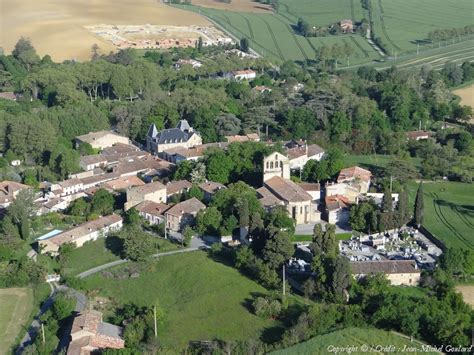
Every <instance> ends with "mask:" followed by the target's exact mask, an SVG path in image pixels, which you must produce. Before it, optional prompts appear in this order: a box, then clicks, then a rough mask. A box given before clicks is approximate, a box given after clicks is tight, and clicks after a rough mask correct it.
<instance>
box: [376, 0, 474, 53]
mask: <svg viewBox="0 0 474 355" xmlns="http://www.w3.org/2000/svg"><path fill="white" fill-rule="evenodd" d="M371 4H372V21H373V22H374V32H375V35H376V36H377V37H380V38H381V39H382V41H383V42H384V43H385V44H386V49H387V50H388V51H389V52H391V53H393V54H395V53H397V54H401V53H404V52H413V51H416V49H417V45H418V44H420V47H421V48H420V49H421V50H423V49H425V48H431V47H432V44H431V43H430V41H429V40H428V33H429V32H430V31H433V30H436V29H453V28H460V27H463V26H466V25H472V22H473V21H472V14H473V11H474V7H473V6H474V5H473V4H474V3H473V2H472V1H471V0H395V1H394V0H371ZM459 40H462V38H458V39H455V40H454V41H455V42H457V41H459ZM448 42H452V41H451V40H449V41H448ZM444 44H446V43H444Z"/></svg>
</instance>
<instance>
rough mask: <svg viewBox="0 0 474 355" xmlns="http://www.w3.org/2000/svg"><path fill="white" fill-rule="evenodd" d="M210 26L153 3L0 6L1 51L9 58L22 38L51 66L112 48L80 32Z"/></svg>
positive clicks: (48, 0) (2, 1)
mask: <svg viewBox="0 0 474 355" xmlns="http://www.w3.org/2000/svg"><path fill="white" fill-rule="evenodd" d="M98 24H110V25H114V24H118V25H142V24H143V25H144V24H152V25H176V26H180V25H182V26H184V25H208V26H209V25H210V23H209V22H208V21H207V20H206V19H205V18H203V17H201V16H199V15H198V14H196V13H193V12H190V11H189V12H188V11H184V10H180V9H176V8H173V7H170V6H167V5H165V4H161V3H160V2H159V1H158V0H154V1H153V0H134V1H130V0H115V1H112V0H89V1H79V0H63V1H61V0H0V47H3V49H4V50H5V52H6V53H9V52H11V50H12V49H13V47H14V45H15V43H16V42H17V41H18V39H19V38H20V37H21V36H24V37H28V38H30V39H31V41H32V43H33V45H34V46H35V48H36V50H37V51H38V54H39V55H41V56H43V55H45V54H49V55H51V57H52V58H53V60H55V61H62V60H65V59H76V60H85V59H89V58H90V55H91V46H92V45H93V44H94V43H97V44H98V45H99V47H100V49H101V51H102V52H103V53H108V52H110V51H112V50H114V49H115V48H114V47H113V46H112V44H110V43H109V42H107V41H105V40H104V39H101V38H100V37H98V36H95V35H93V34H92V33H90V32H89V31H88V30H87V29H85V28H84V26H91V25H98Z"/></svg>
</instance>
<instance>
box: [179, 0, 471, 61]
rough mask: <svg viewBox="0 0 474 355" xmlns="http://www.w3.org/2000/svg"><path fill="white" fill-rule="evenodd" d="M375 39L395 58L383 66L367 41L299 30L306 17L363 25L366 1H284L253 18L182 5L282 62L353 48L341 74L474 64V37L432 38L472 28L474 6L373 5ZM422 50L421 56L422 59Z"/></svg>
mask: <svg viewBox="0 0 474 355" xmlns="http://www.w3.org/2000/svg"><path fill="white" fill-rule="evenodd" d="M371 4H372V11H371V18H372V21H373V23H374V28H373V30H374V34H375V36H377V37H380V38H381V39H382V42H384V43H385V47H386V48H385V49H386V50H387V51H388V53H389V55H391V56H392V57H390V58H387V57H385V58H384V60H383V61H381V59H382V58H381V57H380V55H379V54H378V53H377V52H376V51H375V50H374V49H373V48H372V47H371V46H370V45H369V43H368V42H367V40H366V39H365V38H364V37H362V36H361V35H358V34H354V35H339V36H327V37H308V38H305V37H303V36H300V35H299V34H297V33H296V32H295V30H294V26H295V25H296V23H297V22H298V19H299V18H300V17H301V18H303V19H305V20H306V21H307V22H308V23H310V24H315V25H317V26H326V25H329V24H332V23H335V22H338V21H340V20H341V19H346V18H347V19H352V20H353V21H354V22H358V21H360V20H361V19H363V18H366V19H368V18H369V17H370V16H369V12H368V11H367V10H365V9H364V8H362V5H361V1H360V0H316V1H314V0H279V1H278V8H277V9H278V10H277V11H276V12H274V13H267V14H262V13H249V12H233V11H227V10H218V9H212V8H203V7H198V6H192V5H179V6H180V7H183V8H185V9H187V10H190V11H194V12H199V13H200V14H202V15H204V16H206V17H208V18H209V19H210V20H212V21H213V22H215V23H216V24H217V25H218V26H220V27H222V28H223V29H224V30H225V31H227V32H230V33H231V34H232V35H234V36H235V37H236V38H238V39H240V38H243V37H246V38H248V39H249V40H250V44H251V47H252V48H253V49H254V50H256V51H257V52H258V53H260V54H262V55H264V56H267V57H269V58H271V59H274V60H275V59H278V60H282V61H284V60H295V61H302V60H308V59H309V60H311V59H315V56H316V50H317V48H319V47H321V46H322V45H329V46H331V45H333V44H334V43H338V44H341V45H342V44H344V43H347V44H349V45H350V46H351V47H352V49H353V54H352V56H351V57H350V58H349V61H347V60H345V59H339V68H340V69H344V68H345V67H348V68H353V67H354V66H358V65H364V64H372V65H375V66H377V67H380V68H386V67H390V66H392V65H399V66H400V67H402V68H411V67H420V66H422V65H424V64H429V65H430V66H432V68H433V69H441V68H442V67H443V66H444V64H445V63H447V62H455V63H458V64H461V63H462V62H464V61H466V60H474V41H473V40H472V36H471V37H470V38H471V39H469V36H464V37H462V38H456V39H454V40H449V41H444V42H442V43H431V42H430V41H428V40H427V36H428V33H429V32H430V31H433V30H435V29H452V28H459V27H463V26H465V25H470V24H472V13H473V11H474V9H473V3H472V1H470V0H446V1H445V0H396V1H393V0H371ZM417 50H419V53H417Z"/></svg>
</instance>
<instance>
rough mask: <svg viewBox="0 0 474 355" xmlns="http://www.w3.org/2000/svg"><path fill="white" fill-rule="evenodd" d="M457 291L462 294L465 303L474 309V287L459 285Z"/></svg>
mask: <svg viewBox="0 0 474 355" xmlns="http://www.w3.org/2000/svg"><path fill="white" fill-rule="evenodd" d="M456 291H458V292H460V293H461V295H462V298H463V299H464V302H466V303H467V304H468V305H470V306H471V307H472V308H474V285H458V286H456Z"/></svg>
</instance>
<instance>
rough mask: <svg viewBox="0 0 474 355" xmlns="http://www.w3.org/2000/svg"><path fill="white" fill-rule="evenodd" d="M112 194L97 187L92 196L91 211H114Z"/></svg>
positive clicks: (103, 212)
mask: <svg viewBox="0 0 474 355" xmlns="http://www.w3.org/2000/svg"><path fill="white" fill-rule="evenodd" d="M114 203H115V200H114V196H113V195H112V194H111V193H110V192H108V191H107V190H106V189H103V188H101V189H99V190H97V192H96V193H95V194H94V197H92V202H91V204H92V208H91V212H92V213H96V214H99V215H103V216H105V215H108V214H111V213H112V212H113V211H114Z"/></svg>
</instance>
